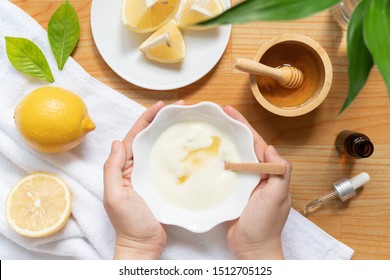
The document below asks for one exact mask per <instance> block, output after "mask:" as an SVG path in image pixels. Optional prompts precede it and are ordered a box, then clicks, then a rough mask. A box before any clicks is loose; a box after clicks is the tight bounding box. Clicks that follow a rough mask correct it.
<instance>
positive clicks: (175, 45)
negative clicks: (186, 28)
mask: <svg viewBox="0 0 390 280" xmlns="http://www.w3.org/2000/svg"><path fill="white" fill-rule="evenodd" d="M139 50H140V51H141V52H142V53H143V55H144V56H145V57H147V58H149V59H151V60H153V61H157V62H161V63H177V62H180V61H182V60H183V59H184V58H185V43H184V39H183V35H182V34H181V32H180V30H179V28H178V27H177V25H176V22H175V21H174V20H173V19H172V20H171V21H169V22H168V23H167V24H166V25H164V26H163V27H161V28H160V29H159V30H157V31H156V32H155V33H153V34H152V35H151V36H150V37H149V38H148V39H146V41H145V42H143V43H142V44H141V46H140V47H139Z"/></svg>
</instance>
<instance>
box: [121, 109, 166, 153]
mask: <svg viewBox="0 0 390 280" xmlns="http://www.w3.org/2000/svg"><path fill="white" fill-rule="evenodd" d="M164 106H165V104H164V102H162V101H159V102H157V103H156V104H154V105H153V106H152V107H150V108H149V109H148V110H146V111H145V112H144V113H143V114H142V115H141V116H140V117H139V118H138V120H137V121H136V122H135V123H134V125H133V127H132V128H131V129H130V131H129V132H128V133H127V135H126V137H125V139H123V144H124V145H125V148H126V158H127V159H131V158H132V157H133V150H132V148H131V146H132V145H133V140H134V138H135V136H136V135H137V134H138V133H140V132H141V131H142V130H144V129H145V128H146V127H148V125H149V124H150V123H151V122H152V121H153V119H154V117H155V116H156V115H157V113H158V112H159V111H160V110H161V109H162V108H163V107H164Z"/></svg>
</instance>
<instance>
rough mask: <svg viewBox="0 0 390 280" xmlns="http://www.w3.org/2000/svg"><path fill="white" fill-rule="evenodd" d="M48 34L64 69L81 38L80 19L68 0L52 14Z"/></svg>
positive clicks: (59, 64) (58, 63) (58, 61)
mask: <svg viewBox="0 0 390 280" xmlns="http://www.w3.org/2000/svg"><path fill="white" fill-rule="evenodd" d="M47 34H48V37H49V41H50V46H51V50H52V51H53V54H54V56H55V58H56V61H57V65H58V69H60V70H62V69H63V68H64V65H65V63H66V61H67V60H68V58H69V56H70V55H71V54H72V52H73V50H74V48H75V47H76V45H77V42H78V40H79V38H80V23H79V19H78V17H77V13H76V11H75V9H74V8H73V6H72V4H70V2H69V1H68V0H66V1H65V3H64V4H62V5H61V6H60V7H59V8H58V9H57V11H55V13H54V14H53V15H52V17H51V19H50V22H49V26H48V33H47Z"/></svg>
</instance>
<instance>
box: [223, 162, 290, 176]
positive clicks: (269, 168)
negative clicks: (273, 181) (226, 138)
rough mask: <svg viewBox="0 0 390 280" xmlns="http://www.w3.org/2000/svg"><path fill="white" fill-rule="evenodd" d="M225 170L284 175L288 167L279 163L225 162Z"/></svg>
mask: <svg viewBox="0 0 390 280" xmlns="http://www.w3.org/2000/svg"><path fill="white" fill-rule="evenodd" d="M225 170H232V171H240V172H247V173H265V174H274V175H283V174H285V173H286V166H285V165H284V164H279V163H232V162H225Z"/></svg>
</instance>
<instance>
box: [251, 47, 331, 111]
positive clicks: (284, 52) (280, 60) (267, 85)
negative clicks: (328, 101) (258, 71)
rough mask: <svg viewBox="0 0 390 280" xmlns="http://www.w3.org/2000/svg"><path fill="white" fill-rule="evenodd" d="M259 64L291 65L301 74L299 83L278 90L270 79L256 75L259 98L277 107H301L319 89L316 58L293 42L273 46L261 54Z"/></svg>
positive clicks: (276, 83)
mask: <svg viewBox="0 0 390 280" xmlns="http://www.w3.org/2000/svg"><path fill="white" fill-rule="evenodd" d="M260 62H261V63H263V64H265V65H268V66H271V67H280V66H283V65H291V66H294V67H296V68H298V69H299V70H301V71H302V73H303V76H304V80H303V83H302V85H301V86H300V87H298V88H295V89H289V88H285V87H282V86H281V85H280V84H279V83H278V82H277V81H276V80H274V79H272V78H270V77H266V76H257V84H258V87H259V90H260V92H261V94H262V95H263V97H264V98H265V99H266V100H267V101H268V102H270V103H271V104H273V105H275V106H278V107H280V108H286V109H288V108H295V107H298V106H300V105H302V104H305V103H306V102H308V101H309V100H310V99H311V98H313V97H314V96H315V95H316V93H317V92H318V89H319V88H322V86H323V83H324V81H323V78H322V77H321V73H322V72H323V71H324V70H323V69H321V67H323V66H322V64H321V61H320V58H319V57H318V55H317V54H316V53H314V52H311V51H310V50H308V49H307V48H305V47H303V46H301V45H299V43H297V42H284V43H279V44H276V45H275V46H273V47H271V48H270V49H269V50H267V51H266V52H265V53H264V55H263V56H262V57H261V59H260Z"/></svg>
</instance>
